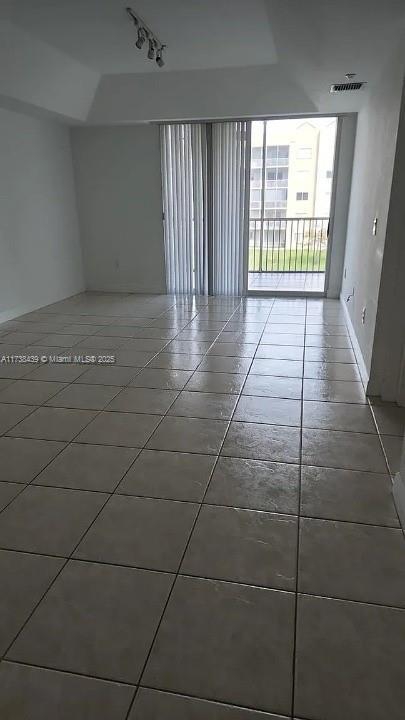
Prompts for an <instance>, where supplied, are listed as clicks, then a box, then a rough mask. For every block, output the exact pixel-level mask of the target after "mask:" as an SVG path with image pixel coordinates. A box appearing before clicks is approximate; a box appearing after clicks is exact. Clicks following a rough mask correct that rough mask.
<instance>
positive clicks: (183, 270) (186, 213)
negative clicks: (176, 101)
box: [161, 124, 208, 294]
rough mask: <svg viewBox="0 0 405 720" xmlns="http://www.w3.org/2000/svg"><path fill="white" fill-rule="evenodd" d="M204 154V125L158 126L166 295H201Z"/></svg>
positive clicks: (204, 279) (203, 283) (205, 270)
mask: <svg viewBox="0 0 405 720" xmlns="http://www.w3.org/2000/svg"><path fill="white" fill-rule="evenodd" d="M206 153H207V145H206V129H205V125H204V124H177V125H163V126H162V128H161V157H162V188H163V217H164V235H165V257H166V285H167V292H169V293H197V294H204V293H206V292H207V283H208V268H207V239H206V234H207V229H206V220H205V206H206V194H207V158H206Z"/></svg>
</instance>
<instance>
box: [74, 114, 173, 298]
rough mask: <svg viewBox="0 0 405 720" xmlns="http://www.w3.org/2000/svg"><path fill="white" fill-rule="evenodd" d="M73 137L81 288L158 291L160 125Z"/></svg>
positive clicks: (84, 131) (162, 287)
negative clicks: (82, 273) (82, 274)
mask: <svg viewBox="0 0 405 720" xmlns="http://www.w3.org/2000/svg"><path fill="white" fill-rule="evenodd" d="M71 136H72V147H73V158H74V166H75V176H76V189H77V198H78V207H79V218H80V229H81V240H82V246H83V254H84V265H85V277H86V286H87V288H88V289H89V290H106V291H112V292H115V291H117V292H140V293H164V292H165V291H166V283H165V267H164V241H163V223H162V196H161V175H160V144H159V128H158V127H157V126H155V125H134V126H131V127H121V128H120V127H106V128H74V129H72V131H71Z"/></svg>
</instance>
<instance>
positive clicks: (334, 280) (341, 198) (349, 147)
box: [328, 114, 357, 298]
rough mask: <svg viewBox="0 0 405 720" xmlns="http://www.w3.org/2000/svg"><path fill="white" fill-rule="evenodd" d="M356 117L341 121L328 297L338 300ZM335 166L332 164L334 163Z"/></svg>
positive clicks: (348, 117) (337, 146)
mask: <svg viewBox="0 0 405 720" xmlns="http://www.w3.org/2000/svg"><path fill="white" fill-rule="evenodd" d="M356 122H357V116H356V115H354V114H352V115H345V116H344V117H342V118H340V120H339V123H340V126H339V129H338V133H339V135H338V142H337V145H336V153H337V156H336V158H335V168H334V171H335V179H334V184H335V188H336V189H335V196H334V197H332V202H334V208H333V227H332V233H333V243H332V247H331V251H330V260H329V279H328V297H331V298H338V297H339V295H340V291H341V288H342V274H343V261H344V256H345V246H346V232H347V218H348V213H349V204H350V188H351V180H352V169H353V153H354V144H355V138H356ZM332 164H333V162H332Z"/></svg>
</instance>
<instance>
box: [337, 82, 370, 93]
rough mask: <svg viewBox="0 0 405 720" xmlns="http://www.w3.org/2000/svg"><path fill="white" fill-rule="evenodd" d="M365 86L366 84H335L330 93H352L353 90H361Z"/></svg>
mask: <svg viewBox="0 0 405 720" xmlns="http://www.w3.org/2000/svg"><path fill="white" fill-rule="evenodd" d="M365 84H366V83H365V82H346V83H335V84H334V85H331V86H330V91H331V93H339V92H352V91H353V90H361V88H362V87H363V86H364V85H365Z"/></svg>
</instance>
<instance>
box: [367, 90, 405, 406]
mask: <svg viewBox="0 0 405 720" xmlns="http://www.w3.org/2000/svg"><path fill="white" fill-rule="evenodd" d="M404 198H405V85H404V91H403V94H402V109H401V114H400V122H399V127H398V137H397V146H396V155H395V162H394V172H393V177H392V188H391V198H390V205H389V211H388V219H387V233H386V239H385V246H384V258H383V263H382V272H381V282H380V293H379V303H378V308H377V317H376V328H375V337H374V350H373V357H372V363H371V373H370V392H373V393H374V394H378V395H381V396H382V397H383V399H384V400H395V401H396V402H398V403H400V404H402V405H405V242H404V238H405V230H404V228H405V202H404Z"/></svg>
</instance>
